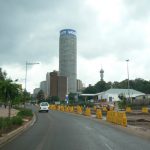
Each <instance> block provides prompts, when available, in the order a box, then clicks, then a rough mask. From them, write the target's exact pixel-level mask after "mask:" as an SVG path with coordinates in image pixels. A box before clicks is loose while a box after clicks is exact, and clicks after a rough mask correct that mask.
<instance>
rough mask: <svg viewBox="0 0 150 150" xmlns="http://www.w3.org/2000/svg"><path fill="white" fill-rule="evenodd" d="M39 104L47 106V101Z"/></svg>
mask: <svg viewBox="0 0 150 150" xmlns="http://www.w3.org/2000/svg"><path fill="white" fill-rule="evenodd" d="M40 106H48V103H46V102H45V103H41V104H40Z"/></svg>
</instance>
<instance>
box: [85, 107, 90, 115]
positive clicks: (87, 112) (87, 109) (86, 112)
mask: <svg viewBox="0 0 150 150" xmlns="http://www.w3.org/2000/svg"><path fill="white" fill-rule="evenodd" d="M85 116H91V109H90V108H86V110H85Z"/></svg>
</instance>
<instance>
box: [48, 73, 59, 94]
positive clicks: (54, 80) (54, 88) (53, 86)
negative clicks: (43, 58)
mask: <svg viewBox="0 0 150 150" xmlns="http://www.w3.org/2000/svg"><path fill="white" fill-rule="evenodd" d="M50 96H58V71H53V72H51V73H50Z"/></svg>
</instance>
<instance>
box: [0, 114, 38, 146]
mask: <svg viewBox="0 0 150 150" xmlns="http://www.w3.org/2000/svg"><path fill="white" fill-rule="evenodd" d="M36 118H37V117H36V115H35V113H34V114H33V118H32V120H30V121H29V122H27V123H25V124H24V125H23V126H21V127H19V128H17V129H16V130H13V131H11V132H10V133H8V134H5V135H3V136H2V137H0V148H1V147H2V146H3V145H5V144H6V143H7V142H9V141H11V140H13V139H14V138H15V137H17V136H18V135H20V134H21V133H23V132H24V131H25V130H27V129H28V128H29V127H31V126H33V125H34V123H35V122H36Z"/></svg>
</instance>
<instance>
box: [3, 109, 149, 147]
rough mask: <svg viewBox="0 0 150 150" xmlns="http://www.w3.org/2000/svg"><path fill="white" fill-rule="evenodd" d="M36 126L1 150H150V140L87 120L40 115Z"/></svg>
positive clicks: (68, 115) (66, 116)
mask: <svg viewBox="0 0 150 150" xmlns="http://www.w3.org/2000/svg"><path fill="white" fill-rule="evenodd" d="M37 116H38V119H37V122H36V123H35V125H34V126H32V127H31V128H30V129H28V130H27V131H26V132H24V133H23V134H21V135H20V136H18V137H17V138H15V139H14V140H12V141H11V142H10V143H8V144H6V145H4V146H3V147H1V148H0V149H1V150H150V141H148V140H146V139H142V138H140V137H136V136H135V135H133V134H130V133H128V132H124V131H123V130H121V129H119V128H117V127H115V126H112V125H109V124H108V123H102V121H98V120H97V121H96V120H93V119H90V118H88V117H84V116H80V115H74V114H69V113H64V112H59V111H49V113H37Z"/></svg>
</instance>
